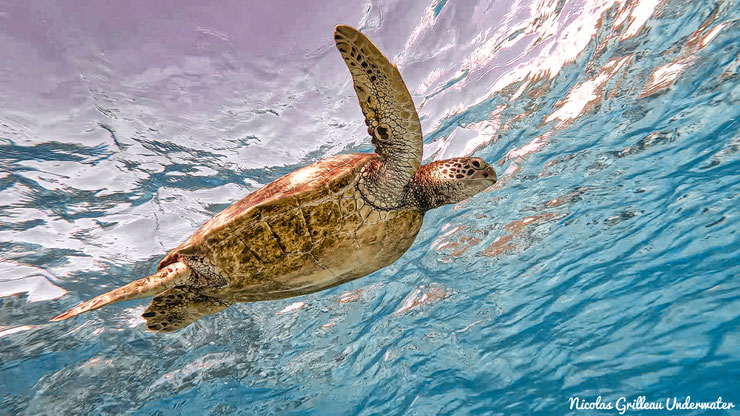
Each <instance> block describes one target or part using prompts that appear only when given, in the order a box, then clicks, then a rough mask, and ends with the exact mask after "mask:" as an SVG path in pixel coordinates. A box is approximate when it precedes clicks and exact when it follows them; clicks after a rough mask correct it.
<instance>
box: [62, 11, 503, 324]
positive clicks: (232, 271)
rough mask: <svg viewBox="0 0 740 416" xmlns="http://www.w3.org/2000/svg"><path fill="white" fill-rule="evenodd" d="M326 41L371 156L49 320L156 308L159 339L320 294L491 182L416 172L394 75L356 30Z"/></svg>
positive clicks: (485, 176)
mask: <svg viewBox="0 0 740 416" xmlns="http://www.w3.org/2000/svg"><path fill="white" fill-rule="evenodd" d="M334 40H335V42H336V47H337V49H339V52H340V53H341V54H342V57H343V58H344V61H345V63H346V64H347V67H348V68H349V70H350V73H351V74H352V80H353V81H354V87H355V92H356V93H357V98H358V99H359V102H360V107H362V112H363V113H364V115H365V123H366V124H367V126H368V133H369V134H370V136H371V137H372V143H373V145H374V146H375V153H355V154H341V155H337V156H333V157H330V158H327V159H324V160H321V161H319V162H316V163H314V164H312V165H309V166H306V167H304V168H301V169H298V170H296V171H294V172H292V173H289V174H287V175H285V176H283V177H281V178H279V179H277V180H275V181H274V182H272V183H270V184H269V185H267V186H265V187H264V188H262V189H259V190H258V191H255V192H253V193H251V194H249V195H248V196H247V197H245V198H244V199H242V200H240V201H238V202H236V203H234V204H233V205H231V206H230V207H228V208H226V209H225V210H224V211H222V212H221V213H219V214H217V215H216V216H215V217H213V218H212V219H211V220H209V221H208V222H206V223H205V225H203V226H202V227H201V228H200V229H199V230H198V231H196V232H195V234H193V235H192V236H191V237H190V238H188V239H187V240H186V241H185V242H184V243H182V244H180V245H179V246H178V247H177V248H175V249H174V250H172V251H170V252H169V253H168V254H167V256H166V257H165V258H164V260H162V262H161V263H160V264H159V268H158V271H157V272H156V273H154V274H153V275H151V276H149V277H146V278H143V279H140V280H137V281H134V282H131V283H129V284H127V285H125V286H122V287H120V288H118V289H114V290H112V291H110V292H108V293H105V294H103V295H100V296H98V297H96V298H93V299H91V300H89V301H87V302H84V303H82V304H80V305H78V306H76V307H74V308H72V309H70V310H69V311H67V312H64V313H62V314H61V315H58V316H56V317H54V318H52V320H53V321H59V320H63V319H67V318H70V317H73V316H76V315H78V314H81V313H83V312H87V311H91V310H95V309H98V308H101V307H103V306H105V305H108V304H111V303H114V302H120V301H124V300H131V299H140V298H144V297H150V296H155V297H154V299H153V300H152V303H151V305H150V306H149V308H147V310H146V311H145V312H144V314H143V315H142V316H143V317H144V318H145V319H146V321H147V328H148V329H149V330H152V331H160V332H169V331H173V330H176V329H179V328H183V327H185V326H187V325H189V324H190V323H191V322H193V321H195V320H197V319H199V318H201V317H203V316H206V315H209V314H212V313H215V312H218V311H220V310H222V309H224V308H226V307H228V306H229V305H231V304H233V303H237V302H252V301H259V300H271V299H281V298H287V297H293V296H299V295H304V294H307V293H312V292H316V291H319V290H323V289H327V288H330V287H333V286H336V285H339V284H342V283H345V282H348V281H350V280H353V279H357V278H359V277H362V276H365V275H367V274H369V273H372V272H374V271H376V270H378V269H381V268H383V267H385V266H388V265H389V264H391V263H393V262H394V261H396V260H398V258H399V257H401V255H402V254H403V253H404V252H405V251H406V250H408V248H409V247H410V246H411V244H412V243H413V242H414V238H415V237H416V234H417V233H418V232H419V229H420V228H421V224H422V218H423V216H424V213H426V212H427V211H428V210H430V209H433V208H436V207H439V206H441V205H445V204H452V203H456V202H459V201H462V200H464V199H466V198H468V197H471V196H473V195H475V194H477V193H478V192H480V191H482V190H484V189H486V188H488V187H489V186H491V185H492V184H494V183H495V182H496V173H495V172H494V170H493V168H491V167H490V166H489V165H488V164H487V163H486V162H485V161H484V160H483V159H480V158H475V157H465V158H454V159H448V160H441V161H435V162H431V163H429V164H426V165H424V166H420V165H421V160H422V144H423V142H422V134H421V123H420V122H419V116H418V115H417V113H416V108H415V107H414V102H413V101H412V99H411V94H409V91H408V89H407V88H406V85H405V84H404V82H403V80H402V79H401V74H400V73H399V72H398V69H397V68H396V67H395V66H393V65H392V64H391V63H390V62H389V61H388V59H387V58H386V57H385V56H383V54H382V53H381V52H380V51H379V50H378V48H377V47H376V46H375V45H374V44H373V43H372V42H370V40H369V39H368V38H367V37H365V35H363V34H362V33H360V32H359V31H357V30H356V29H353V28H351V27H349V26H337V28H336V30H335V33H334Z"/></svg>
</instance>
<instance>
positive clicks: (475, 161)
mask: <svg viewBox="0 0 740 416" xmlns="http://www.w3.org/2000/svg"><path fill="white" fill-rule="evenodd" d="M470 163H471V164H472V165H473V167H474V168H476V169H485V168H486V167H487V166H488V164H487V163H486V161H485V160H483V159H481V158H479V157H474V158H472V159H471V160H470Z"/></svg>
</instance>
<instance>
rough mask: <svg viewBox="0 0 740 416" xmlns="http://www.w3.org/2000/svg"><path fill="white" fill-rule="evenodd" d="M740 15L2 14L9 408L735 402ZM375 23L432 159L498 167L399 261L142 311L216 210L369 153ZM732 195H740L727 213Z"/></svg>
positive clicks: (130, 5)
mask: <svg viewBox="0 0 740 416" xmlns="http://www.w3.org/2000/svg"><path fill="white" fill-rule="evenodd" d="M738 18H740V5H738V3H737V1H701V2H700V1H685V0H573V1H571V0H563V1H546V0H499V1H492V2H491V1H489V2H487V1H478V2H475V1H462V0H449V1H447V0H433V1H430V0H420V1H417V0H413V1H407V0H389V1H382V2H381V1H376V0H370V1H363V2H345V1H340V0H332V1H320V2H319V1H308V2H298V1H295V2H292V1H288V0H279V1H273V2H258V1H247V2H244V1H228V2H219V3H218V4H216V3H213V4H206V2H198V1H195V0H187V1H173V0H168V1H162V2H159V1H158V2H145V1H141V0H136V1H126V2H75V3H67V4H64V5H63V4H62V3H59V2H54V1H41V0H39V1H36V0H34V1H31V2H20V1H9V2H0V414H8V415H16V414H24V415H65V414H66V415H82V414H90V415H119V414H133V415H175V414H178V415H179V414H210V415H228V414H238V415H258V414H259V415H262V414H265V415H268V414H270V415H271V414H274V415H284V414H285V415H306V414H310V415H334V414H336V415H340V414H358V415H391V414H394V415H395V414H399V415H400V414H408V415H431V414H445V415H467V414H479V415H528V414H538V415H561V414H573V415H584V416H585V415H615V414H619V412H618V410H617V409H592V410H578V409H576V408H571V403H570V400H569V399H570V398H579V399H580V400H585V401H589V402H594V401H595V400H596V399H597V397H599V396H600V397H601V401H602V402H603V403H612V404H614V405H616V404H617V403H618V402H619V400H620V398H624V399H622V400H623V401H622V404H624V403H626V402H632V401H633V400H637V399H638V398H639V397H640V396H644V397H645V400H646V401H648V402H665V400H666V399H671V398H673V397H676V398H677V399H678V400H679V401H683V400H684V399H685V397H686V396H690V398H691V399H690V400H691V401H693V402H707V401H716V400H717V399H718V397H722V400H723V402H733V403H734V405H735V407H734V408H733V409H729V410H681V411H679V410H673V411H668V410H664V411H663V412H661V411H658V410H644V409H643V410H640V409H637V410H635V409H631V410H628V411H626V412H625V414H628V415H638V414H640V415H643V414H644V415H659V414H681V415H684V414H685V415H698V414H707V415H719V414H729V415H740V394H739V393H738V392H740V331H739V325H740V267H739V266H738V257H739V255H740V244H739V242H738V230H739V226H738V224H739V223H738V206H739V204H738V200H739V198H738V193H739V192H740V160H739V158H738V148H739V147H740V133H739V131H740V82H739V78H738V65H739V64H740V59H739V58H738V56H739V54H740V41H739V39H740V30H738ZM339 23H343V24H350V25H353V26H356V27H359V28H361V29H362V30H363V31H364V32H365V33H366V34H367V35H368V36H369V37H370V38H371V39H373V41H374V42H375V43H376V44H377V45H379V47H380V48H381V50H382V51H384V52H385V53H386V55H387V56H388V57H389V58H390V59H391V60H392V61H393V62H395V63H396V64H397V65H398V66H399V68H400V70H401V73H402V74H403V76H404V78H405V80H406V83H407V85H408V87H409V89H410V91H411V93H412V95H413V97H414V100H415V103H416V105H417V109H418V111H419V114H420V117H421V120H422V125H423V129H424V141H425V149H424V150H425V158H426V159H427V161H430V160H434V159H444V158H448V157H454V156H463V155H476V156H480V157H483V158H485V159H486V160H488V161H489V162H491V163H493V164H494V165H495V168H496V170H497V172H498V176H499V182H498V183H497V184H496V185H494V186H493V187H491V188H490V189H488V190H486V191H485V192H483V193H481V194H479V195H477V196H475V197H474V198H472V199H470V200H467V201H464V202H462V203H460V204H458V205H455V206H447V207H443V208H439V209H437V210H434V211H432V212H429V213H428V214H427V215H426V217H425V223H424V227H423V228H422V230H421V232H420V233H419V235H418V237H417V239H416V241H415V243H414V245H413V247H412V248H411V249H410V250H409V251H408V252H407V253H406V254H405V255H404V256H403V257H402V258H401V259H400V260H398V261H397V262H396V263H394V264H393V265H391V266H389V267H387V268H385V269H383V270H380V271H378V272H376V273H373V274H372V275H370V276H367V277H365V278H362V279H359V280H356V281H354V282H351V283H348V284H345V285H343V286H339V287H336V288H334V289H331V290H328V291H324V292H320V293H316V294H312V295H309V296H302V297H299V298H295V299H286V300H282V301H274V302H261V303H252V304H239V305H235V306H232V307H230V308H228V309H227V310H226V311H224V312H222V313H219V314H217V315H213V316H210V317H207V318H205V319H202V320H200V321H198V322H196V323H194V324H192V325H190V326H189V327H187V328H186V329H184V330H181V331H178V332H175V333H172V334H165V335H161V334H152V333H148V332H146V330H145V328H144V325H143V320H142V319H141V318H140V316H139V315H140V314H141V313H142V312H143V310H144V309H145V308H146V306H147V305H148V301H145V300H140V301H132V302H126V303H121V304H116V305H112V306H109V307H107V308H104V309H101V310H99V311H96V312H93V313H90V314H86V315H83V316H80V317H78V318H75V319H72V320H69V321H64V322H60V323H49V322H48V319H49V317H51V316H53V315H55V314H57V313H59V312H61V311H63V310H65V309H67V308H69V307H71V306H73V305H74V304H76V303H77V302H79V301H81V300H86V299H89V298H91V297H93V296H96V295H98V294H100V293H102V292H105V291H107V290H110V289H111V288H114V287H116V286H119V285H122V284H125V283H127V282H129V281H131V280H134V279H137V278H140V277H143V276H145V275H147V274H148V273H151V272H152V271H154V270H155V268H156V265H157V263H158V261H159V259H161V257H162V256H163V255H164V254H165V253H166V252H167V250H169V249H170V248H172V247H174V246H176V245H178V244H179V243H180V242H181V241H183V240H184V239H185V238H186V237H187V236H188V235H190V234H191V233H192V232H193V231H194V230H196V229H197V228H198V227H199V226H200V225H201V224H202V223H203V222H205V221H206V220H207V219H208V218H210V217H211V216H212V215H214V214H215V213H217V212H218V211H220V210H221V209H223V208H225V207H226V206H228V205H229V203H231V202H233V201H235V200H237V199H239V198H241V197H242V196H244V195H246V194H248V193H249V192H251V191H254V190H256V189H258V188H259V187H261V186H263V185H265V184H267V183H269V182H270V181H272V180H274V179H276V178H278V177H279V176H281V175H283V174H285V173H287V172H290V171H292V170H294V169H296V168H298V167H300V166H304V165H306V164H308V163H311V162H312V161H316V160H319V159H321V158H323V157H326V156H330V155H334V154H337V153H341V152H350V151H372V147H371V145H370V143H369V140H368V137H367V134H366V132H365V126H364V123H363V122H362V116H361V113H360V110H359V107H358V106H357V102H356V98H355V96H354V93H353V90H352V87H351V82H350V77H349V74H348V71H347V69H346V68H345V67H344V64H343V62H342V60H341V59H340V57H339V54H338V52H337V51H336V50H335V48H334V45H333V40H332V31H333V27H334V25H336V24H339ZM733 207H734V208H733Z"/></svg>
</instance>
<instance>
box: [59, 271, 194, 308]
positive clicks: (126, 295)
mask: <svg viewBox="0 0 740 416" xmlns="http://www.w3.org/2000/svg"><path fill="white" fill-rule="evenodd" d="M189 277H190V268H189V267H188V266H187V265H186V264H185V263H183V262H177V263H172V264H169V265H167V266H166V267H164V268H162V269H161V270H159V271H157V272H156V273H154V274H153V275H150V276H147V277H145V278H143V279H139V280H135V281H133V282H131V283H129V284H127V285H125V286H121V287H119V288H118V289H113V290H111V291H110V292H108V293H103V294H102V295H100V296H97V297H94V298H92V299H90V300H88V301H87V302H82V303H80V304H79V305H77V306H75V307H74V308H72V309H70V310H68V311H67V312H64V313H62V314H59V315H57V316H55V317H53V318H51V321H63V320H65V319H69V318H71V317H73V316H77V315H79V314H81V313H85V312H88V311H94V310H95V309H100V308H102V307H103V306H105V305H110V304H111V303H116V302H122V301H125V300H134V299H141V298H148V297H150V296H155V295H158V294H160V293H162V292H164V291H166V290H168V289H170V288H173V287H175V286H177V285H182V284H183V283H185V282H186V281H187V279H188V278H189Z"/></svg>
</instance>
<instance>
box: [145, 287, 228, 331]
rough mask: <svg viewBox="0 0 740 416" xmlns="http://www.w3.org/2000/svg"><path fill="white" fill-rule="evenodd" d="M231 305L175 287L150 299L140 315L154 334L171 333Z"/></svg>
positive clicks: (184, 288)
mask: <svg viewBox="0 0 740 416" xmlns="http://www.w3.org/2000/svg"><path fill="white" fill-rule="evenodd" d="M230 305H231V303H230V302H226V301H223V300H221V299H216V298H213V297H210V296H206V295H203V294H201V293H199V292H198V291H197V290H195V289H191V288H188V287H184V286H183V287H175V288H173V289H170V290H168V291H166V292H164V293H162V294H161V295H159V296H157V297H155V298H154V299H152V304H151V305H149V307H148V308H147V309H146V311H144V313H143V314H142V315H141V316H142V317H144V319H146V327H147V329H149V330H150V331H155V332H171V331H175V330H177V329H180V328H184V327H186V326H188V325H190V324H191V323H193V322H194V321H196V320H198V319H200V318H202V317H204V316H206V315H210V314H213V313H216V312H219V311H221V310H224V309H226V308H227V307H229V306H230Z"/></svg>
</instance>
